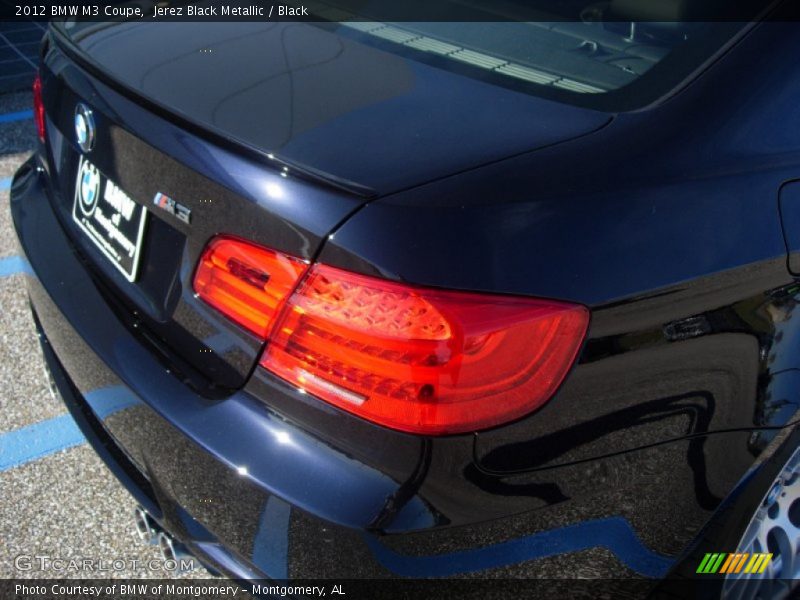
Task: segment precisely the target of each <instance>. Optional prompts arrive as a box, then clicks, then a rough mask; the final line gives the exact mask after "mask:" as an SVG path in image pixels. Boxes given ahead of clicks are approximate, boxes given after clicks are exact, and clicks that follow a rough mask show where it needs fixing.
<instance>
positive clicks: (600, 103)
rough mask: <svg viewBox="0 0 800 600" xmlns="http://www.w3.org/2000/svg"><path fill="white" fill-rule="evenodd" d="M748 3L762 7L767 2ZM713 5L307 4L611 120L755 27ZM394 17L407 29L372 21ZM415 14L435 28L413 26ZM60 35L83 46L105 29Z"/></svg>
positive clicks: (379, 39) (333, 22)
mask: <svg viewBox="0 0 800 600" xmlns="http://www.w3.org/2000/svg"><path fill="white" fill-rule="evenodd" d="M742 2H751V3H752V4H753V5H754V6H757V7H758V6H761V5H762V0H742ZM709 3H711V5H714V4H716V5H719V2H718V1H717V0H606V1H600V2H598V1H597V0H593V1H589V0H403V1H402V2H400V3H397V2H396V0H393V2H391V3H389V2H387V1H385V0H371V1H364V0H324V2H323V1H322V0H311V1H310V2H309V1H304V2H302V4H303V5H304V6H306V7H307V10H308V11H309V15H310V17H311V19H312V22H311V23H309V24H311V25H315V26H317V27H320V28H323V29H326V30H328V31H331V32H333V33H336V34H337V35H341V36H345V37H349V38H352V39H355V40H357V41H358V42H361V43H364V44H368V45H371V46H375V47H378V48H380V49H382V50H385V51H388V52H392V53H395V54H399V55H402V56H404V57H406V58H410V59H413V60H416V61H420V62H424V63H427V64H430V65H432V66H436V67H438V68H442V69H446V70H448V71H452V72H458V73H460V74H463V75H466V76H469V77H473V78H477V79H481V80H484V81H487V82H490V83H493V84H496V85H500V86H503V87H507V88H512V89H514V90H517V91H523V92H527V93H530V94H535V95H538V96H544V97H548V98H551V99H555V100H558V101H562V102H566V103H570V104H576V105H579V106H585V107H588V108H594V109H597V110H606V111H611V112H617V111H624V110H634V109H637V108H641V107H643V106H646V105H648V104H651V103H652V102H654V101H656V100H658V99H659V98H661V97H663V96H664V95H667V94H669V92H670V91H671V90H673V89H674V88H675V87H677V86H679V85H680V84H681V82H683V81H685V80H686V79H687V78H688V77H690V76H691V75H692V74H693V73H695V72H697V71H698V70H700V69H702V68H703V67H704V66H705V65H706V64H707V63H708V62H709V61H710V60H711V59H713V57H714V56H715V55H717V54H718V53H719V51H720V50H721V49H722V48H724V47H725V46H726V44H728V43H730V42H731V40H733V39H735V38H736V36H737V35H738V34H739V33H740V32H741V31H743V30H744V29H745V28H746V27H747V26H748V23H745V22H737V21H726V20H724V18H723V17H724V14H722V13H721V16H720V18H719V19H718V20H714V21H705V22H704V21H699V20H698V18H697V17H698V15H699V16H703V17H708V16H709V15H712V16H713V14H715V13H713V12H711V11H709V10H707V9H706V8H704V7H708V6H709ZM178 4H180V2H179V3H178ZM199 4H202V2H200V3H199ZM731 5H736V6H740V4H738V3H732V4H731ZM387 7H388V10H387ZM699 11H701V12H699ZM387 14H388V15H395V16H397V17H401V18H403V19H405V20H389V19H384V20H378V19H376V20H370V19H371V17H374V16H387ZM737 14H740V15H741V14H743V13H741V12H739V13H737ZM748 14H749V13H748ZM758 14H760V12H759V11H756V12H754V15H753V16H757V15H758ZM412 15H420V16H422V17H430V20H427V19H426V20H422V19H421V20H419V21H412V20H408V19H407V18H406V17H409V16H412ZM451 18H452V20H450V19H451ZM57 27H58V28H59V29H61V31H63V32H64V33H66V34H67V35H68V36H70V37H72V38H73V39H75V40H78V39H81V38H83V37H85V36H86V35H87V34H89V33H91V32H92V31H93V30H95V29H97V28H102V27H104V24H101V23H86V22H83V23H80V22H66V23H61V24H59V25H57Z"/></svg>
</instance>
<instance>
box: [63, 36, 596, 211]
mask: <svg viewBox="0 0 800 600" xmlns="http://www.w3.org/2000/svg"><path fill="white" fill-rule="evenodd" d="M362 25H363V24H362ZM359 26H360V25H359V24H350V25H349V26H344V25H337V24H327V25H325V26H321V25H320V26H315V25H312V24H308V23H295V22H288V23H287V22H275V23H203V22H201V23H169V22H162V23H149V24H148V23H121V24H97V23H88V24H87V23H82V24H76V25H74V26H73V29H71V30H69V32H68V35H69V37H70V39H71V40H72V42H73V43H74V44H75V46H76V47H77V48H78V49H79V50H80V51H81V52H82V53H83V54H84V56H85V57H86V58H87V59H88V60H90V61H91V62H92V63H93V64H94V65H95V66H96V67H97V68H98V69H100V70H102V71H103V72H104V73H106V74H108V75H109V76H111V77H112V78H114V79H115V80H117V81H119V82H120V83H122V84H123V85H125V86H126V87H127V88H129V89H130V90H132V91H134V92H135V93H136V94H139V95H141V96H142V97H144V98H147V99H148V100H150V101H152V102H153V103H154V104H155V105H157V106H159V107H162V108H165V109H166V110H168V111H170V112H171V113H173V114H176V115H180V116H182V117H184V118H186V119H187V120H188V121H190V122H192V123H195V124H197V125H200V126H201V127H203V128H205V129H208V130H212V131H216V132H218V133H220V134H221V135H224V136H226V137H230V138H233V139H236V140H237V141H239V142H240V143H242V144H244V145H247V146H250V147H252V148H255V149H257V150H259V151H261V152H263V153H270V154H273V155H274V156H276V157H278V158H279V159H282V160H284V161H286V162H287V163H290V164H292V165H294V166H296V167H300V168H303V169H307V170H308V171H311V172H313V173H316V174H319V175H321V176H323V177H325V178H327V179H329V180H331V181H338V182H345V183H349V184H351V185H352V186H354V188H361V189H364V188H366V189H367V190H369V192H371V193H374V194H379V195H383V194H388V193H391V192H393V191H397V190H399V189H404V188H408V187H411V186H414V185H418V184H420V183H424V182H426V181H430V180H433V179H437V178H440V177H444V176H447V175H449V174H452V173H456V172H459V171H462V170H465V169H470V168H474V167H477V166H480V165H481V164H485V163H487V162H492V161H496V160H501V159H503V158H506V157H508V156H512V155H515V154H519V153H522V152H527V151H530V150H535V149H537V148H541V147H543V146H548V145H551V144H555V143H558V142H561V141H564V140H568V139H570V138H574V137H577V136H580V135H584V134H586V133H588V132H591V131H593V130H595V129H597V128H599V127H601V126H602V125H603V124H605V123H606V122H608V120H609V116H608V115H607V114H604V113H599V112H595V111H591V110H587V109H583V108H578V107H575V106H569V105H566V104H561V103H557V102H553V101H550V100H545V99H543V98H538V97H535V96H532V95H529V94H526V93H521V92H518V91H513V90H511V89H506V88H504V87H501V86H498V85H493V84H491V83H487V82H484V81H480V80H478V79H474V78H471V77H466V76H464V75H462V74H459V73H456V72H453V71H451V68H455V69H456V70H458V69H459V68H462V67H465V68H469V65H468V64H466V63H463V62H460V63H459V62H458V61H453V60H449V61H448V63H456V64H455V65H449V64H448V68H437V67H434V66H431V65H429V64H423V63H422V62H419V61H417V60H413V59H411V58H406V57H405V56H401V55H400V54H397V53H395V52H389V51H385V50H383V49H381V48H378V47H375V46H373V45H371V44H368V43H366V42H367V41H371V40H373V39H377V36H371V37H368V36H365V35H362V36H361V37H360V38H359V37H358V36H359V32H358V31H357V28H358V27H359ZM353 36H355V38H354V37H353ZM359 40H360V41H359ZM384 42H385V40H384ZM426 43H427V42H426ZM430 43H433V42H430ZM388 47H389V48H391V46H388ZM434 47H435V46H434ZM403 49H404V50H405V49H406V48H405V47H403ZM469 56H472V55H469ZM479 58H480V57H478V58H474V57H473V58H471V59H470V60H474V61H476V62H478V63H480V62H481V61H480V60H479ZM487 59H488V57H487ZM484 60H486V59H484ZM500 62H502V61H500ZM472 68H473V69H475V68H476V67H474V66H473V67H472ZM479 70H480V69H479Z"/></svg>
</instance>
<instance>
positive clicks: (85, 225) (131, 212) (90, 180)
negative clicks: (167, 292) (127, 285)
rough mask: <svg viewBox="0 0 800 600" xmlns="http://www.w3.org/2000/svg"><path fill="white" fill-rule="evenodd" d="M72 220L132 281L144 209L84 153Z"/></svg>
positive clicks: (133, 280)
mask: <svg viewBox="0 0 800 600" xmlns="http://www.w3.org/2000/svg"><path fill="white" fill-rule="evenodd" d="M72 220H73V221H74V222H75V224H76V225H77V226H78V227H79V228H80V229H81V231H82V232H83V233H84V235H85V236H86V238H88V239H89V241H91V242H92V245H93V246H94V247H95V248H97V249H98V250H100V253H101V254H103V255H104V256H105V258H106V259H107V260H108V261H109V262H110V263H111V264H112V265H113V266H114V267H116V269H117V270H118V271H119V272H120V273H122V275H123V276H124V277H125V279H126V280H127V281H129V282H131V283H133V282H135V281H136V278H137V276H138V273H139V263H140V261H141V255H142V241H143V239H144V231H145V224H146V222H147V209H146V208H145V207H144V205H142V204H139V203H138V202H136V201H135V200H133V199H132V198H131V197H130V196H128V194H127V193H125V192H124V191H123V190H122V188H120V186H119V185H117V183H116V182H114V181H113V180H111V178H109V177H108V176H107V175H105V174H104V173H102V172H100V170H99V169H98V168H97V167H96V166H95V165H94V164H93V163H92V162H91V161H90V160H89V159H88V158H86V157H85V156H81V159H80V161H79V163H78V174H77V177H76V178H75V193H74V196H73V201H72Z"/></svg>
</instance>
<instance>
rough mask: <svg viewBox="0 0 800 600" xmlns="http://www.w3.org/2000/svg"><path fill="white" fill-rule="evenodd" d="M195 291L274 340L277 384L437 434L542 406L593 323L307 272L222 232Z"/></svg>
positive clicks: (520, 306)
mask: <svg viewBox="0 0 800 600" xmlns="http://www.w3.org/2000/svg"><path fill="white" fill-rule="evenodd" d="M306 270H308V272H307V273H306ZM304 275H305V276H304ZM298 282H299V285H298ZM194 287H195V291H196V292H197V294H198V295H199V296H200V297H201V298H202V299H203V300H205V301H206V302H208V303H209V304H211V305H212V306H214V307H216V308H217V309H219V310H220V311H222V312H223V313H224V314H226V315H227V316H228V317H230V318H231V319H233V320H234V321H236V322H237V323H239V324H240V325H242V326H244V327H246V328H247V329H249V330H250V331H252V332H253V333H255V334H257V335H259V336H261V337H262V338H264V339H266V340H267V346H266V349H265V351H264V354H263V356H262V357H261V361H260V364H261V366H263V367H264V368H266V369H267V370H269V371H271V372H272V373H274V374H275V375H277V376H278V377H280V378H282V379H284V380H286V381H287V382H289V383H291V384H292V385H294V386H296V387H297V388H299V389H300V390H302V391H304V392H307V393H310V394H313V395H314V396H316V397H318V398H320V399H322V400H324V401H326V402H329V403H330V404H333V405H335V406H338V407H339V408H341V409H343V410H346V411H348V412H351V413H353V414H355V415H358V416H360V417H362V418H364V419H367V420H369V421H372V422H374V423H378V424H380V425H384V426H386V427H391V428H393V429H398V430H401V431H408V432H413V433H421V434H431V435H433V434H448V433H462V432H467V431H474V430H478V429H486V428H489V427H493V426H495V425H499V424H501V423H506V422H508V421H511V420H513V419H516V418H518V417H521V416H523V415H525V414H528V413H530V412H531V411H533V410H535V409H536V408H538V407H539V406H541V405H542V404H544V403H545V402H546V401H547V400H548V399H549V398H550V397H551V396H552V395H553V393H554V392H555V390H556V388H558V386H559V385H560V384H561V382H562V381H563V379H564V377H565V376H566V374H567V372H568V371H569V369H570V367H571V366H572V363H573V361H574V360H575V356H576V355H577V353H578V349H579V348H580V346H581V344H582V342H583V338H584V336H585V334H586V328H587V326H588V322H589V312H588V310H586V309H585V308H584V307H582V306H578V305H573V304H566V303H563V302H555V301H550V300H538V299H531V298H518V297H511V296H497V295H489V294H474V293H467V292H456V291H443V290H436V289H429V288H421V287H416V286H409V285H403V284H398V283H393V282H390V281H386V280H383V279H378V278H375V277H367V276H364V275H358V274H355V273H351V272H349V271H343V270H341V269H337V268H334V267H330V266H327V265H321V264H317V265H313V266H312V267H311V268H310V269H309V268H308V267H307V265H306V263H304V262H302V261H300V260H299V259H296V258H293V257H290V256H286V255H284V254H281V253H278V252H275V251H273V250H269V249H267V248H262V247H260V246H255V245H253V244H250V243H249V242H244V241H241V240H236V239H232V238H225V237H222V238H216V239H214V240H212V242H211V243H210V244H209V246H208V247H207V248H206V250H205V252H204V253H203V257H202V259H201V260H200V265H199V267H198V269H197V273H196V275H195V279H194ZM295 288H296V289H295ZM293 290H294V292H292V291H293Z"/></svg>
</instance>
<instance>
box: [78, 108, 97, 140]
mask: <svg viewBox="0 0 800 600" xmlns="http://www.w3.org/2000/svg"><path fill="white" fill-rule="evenodd" d="M94 132H95V130H94V117H93V116H92V110H91V109H90V108H89V107H88V106H86V105H85V104H83V103H82V102H79V103H78V106H76V107H75V141H77V142H78V146H80V147H81V150H83V151H84V152H89V151H90V150H91V149H92V148H93V147H94Z"/></svg>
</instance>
